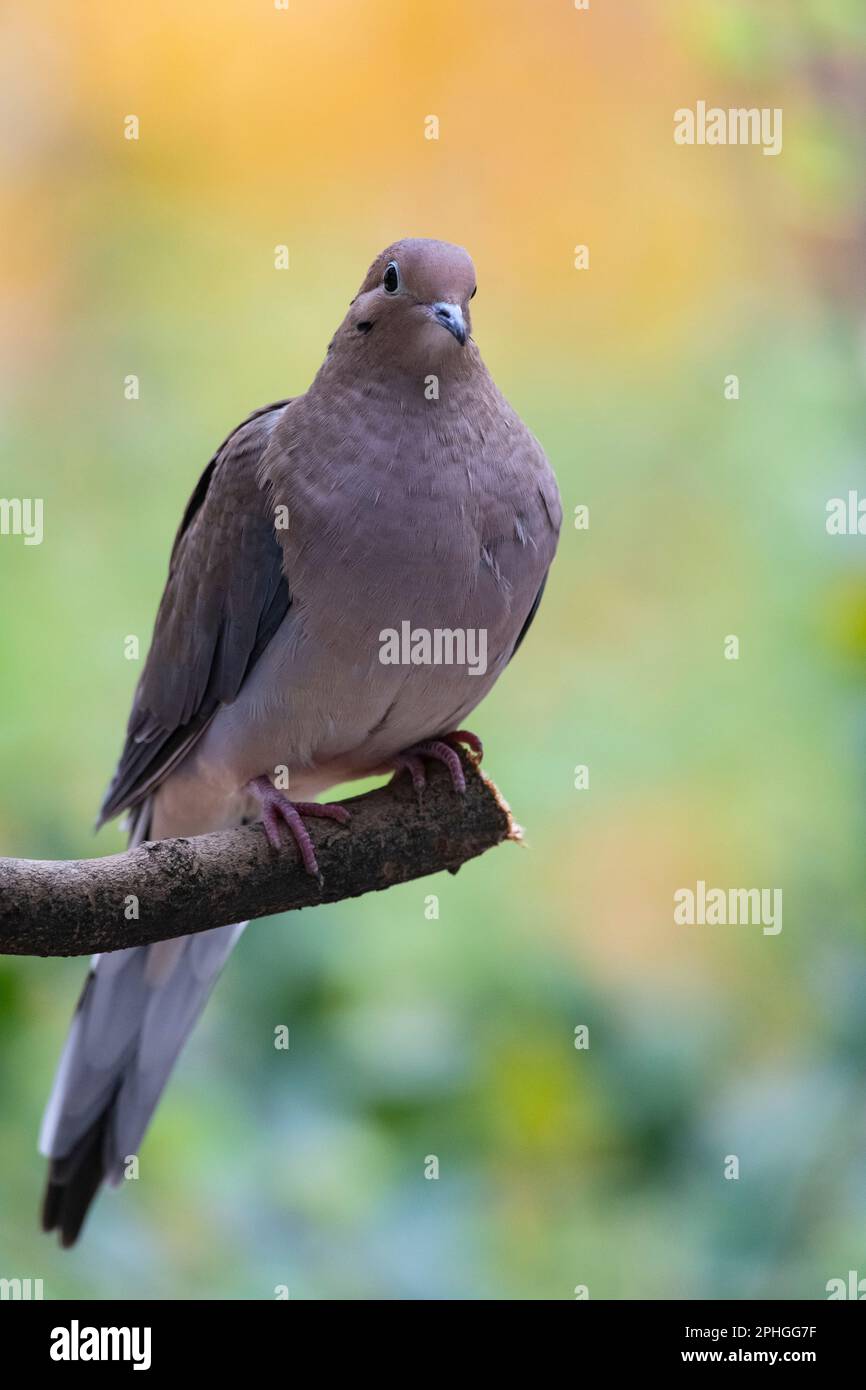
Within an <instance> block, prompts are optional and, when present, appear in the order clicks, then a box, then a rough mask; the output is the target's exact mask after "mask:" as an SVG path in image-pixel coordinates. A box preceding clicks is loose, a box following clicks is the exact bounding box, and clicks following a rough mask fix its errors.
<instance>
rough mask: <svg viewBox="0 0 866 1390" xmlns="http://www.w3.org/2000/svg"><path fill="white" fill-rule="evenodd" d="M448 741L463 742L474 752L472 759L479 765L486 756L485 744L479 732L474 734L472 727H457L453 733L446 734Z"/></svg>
mask: <svg viewBox="0 0 866 1390" xmlns="http://www.w3.org/2000/svg"><path fill="white" fill-rule="evenodd" d="M444 737H445V742H446V743H463V744H465V745H466V747H467V748H468V749H469V751H470V753H472V755H473V757H472V761H473V762H474V764H475V766H476V767H477V766H478V764H479V763H480V762H481V759H482V758H483V757H484V744H483V743H482V742H481V739H480V738H479V737H478V735H477V734H473V733H472V730H471V729H455V730H454V732H453V733H451V734H445V736H444Z"/></svg>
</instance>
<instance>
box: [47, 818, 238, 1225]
mask: <svg viewBox="0 0 866 1390" xmlns="http://www.w3.org/2000/svg"><path fill="white" fill-rule="evenodd" d="M134 839H135V837H134ZM245 925H246V924H245V923H240V924H239V925H237V926H229V927H216V928H215V929H214V930H213V931H206V932H200V933H198V934H196V935H195V936H183V937H178V938H177V939H175V940H173V941H161V942H158V943H157V944H156V945H153V946H135V947H132V948H130V949H129V950H125V951H111V952H109V953H108V954H105V955H101V956H94V958H93V961H92V963H91V968H90V973H89V975H88V977H87V980H86V982H85V985H84V990H83V991H82V995H81V998H80V1000H79V1001H78V1007H77V1009H76V1011H75V1016H74V1018H73V1020H72V1027H71V1028H70V1031H69V1036H68V1037H67V1039H66V1045H65V1047H64V1049H63V1053H62V1055H61V1058H60V1063H59V1065H58V1068H57V1074H56V1076H55V1079H54V1086H53V1089H52V1092H51V1097H50V1099H49V1101H48V1105H47V1106H46V1109H45V1115H44V1118H43V1121H42V1129H41V1132H40V1136H39V1148H40V1151H41V1152H42V1153H43V1154H45V1155H46V1157H48V1158H50V1159H51V1169H50V1172H49V1175H48V1184H47V1186H46V1189H45V1200H44V1203H43V1207H42V1225H43V1228H44V1230H46V1231H53V1230H55V1229H56V1230H58V1231H59V1235H60V1242H61V1244H62V1245H64V1246H69V1245H72V1244H73V1243H74V1242H75V1240H76V1239H77V1237H78V1234H79V1232H80V1230H81V1227H82V1225H83V1223H84V1218H85V1217H86V1215H87V1211H88V1208H89V1207H90V1204H91V1202H92V1201H93V1199H94V1197H95V1196H96V1193H97V1192H98V1190H99V1188H100V1185H101V1184H102V1183H103V1182H104V1181H105V1182H109V1183H111V1184H116V1183H119V1182H120V1181H121V1179H122V1178H123V1177H124V1175H125V1173H126V1172H127V1170H128V1161H129V1159H130V1158H132V1157H133V1156H135V1155H136V1154H137V1152H138V1147H139V1145H140V1143H141V1140H142V1138H143V1136H144V1132H145V1130H146V1128H147V1125H148V1122H149V1121H150V1117H151V1115H152V1114H153V1112H154V1110H155V1108H156V1104H157V1101H158V1100H159V1097H160V1094H161V1092H162V1090H163V1088H164V1086H165V1084H166V1082H167V1081H168V1078H169V1074H170V1072H171V1069H172V1067H173V1066H174V1063H175V1061H176V1060H177V1057H178V1054H179V1053H180V1050H181V1048H182V1047H183V1044H184V1042H185V1041H186V1039H187V1037H188V1036H189V1034H190V1032H191V1031H192V1028H193V1026H194V1025H195V1023H196V1020H197V1019H198V1017H199V1014H200V1013H201V1011H202V1009H203V1008H204V1006H205V1003H206V1002H207V999H208V996H209V995H210V992H211V990H212V989H213V986H214V984H215V983H216V980H217V977H218V976H219V974H220V971H221V970H222V967H223V965H224V964H225V962H226V960H227V958H228V956H229V953H230V951H231V949H232V947H233V946H234V944H235V942H236V941H237V939H238V937H239V936H240V934H241V932H242V931H243V929H244V926H245Z"/></svg>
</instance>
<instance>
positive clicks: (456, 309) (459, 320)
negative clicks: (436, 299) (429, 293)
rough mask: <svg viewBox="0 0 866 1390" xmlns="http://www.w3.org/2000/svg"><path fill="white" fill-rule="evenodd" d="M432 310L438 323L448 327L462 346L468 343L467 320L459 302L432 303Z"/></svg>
mask: <svg viewBox="0 0 866 1390" xmlns="http://www.w3.org/2000/svg"><path fill="white" fill-rule="evenodd" d="M430 312H431V314H432V315H433V317H434V319H435V320H436V322H437V323H441V325H442V327H443V328H447V329H448V332H449V333H453V334H454V337H455V338H456V339H457V341H458V343H459V344H460V346H461V347H463V346H464V344H465V343H466V320H465V319H464V317H463V310H462V309H461V308H460V305H459V304H447V303H445V301H444V300H443V301H441V302H440V303H439V304H431V305H430Z"/></svg>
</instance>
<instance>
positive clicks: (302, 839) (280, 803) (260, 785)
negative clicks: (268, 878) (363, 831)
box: [247, 777, 350, 883]
mask: <svg viewBox="0 0 866 1390" xmlns="http://www.w3.org/2000/svg"><path fill="white" fill-rule="evenodd" d="M247 791H249V792H252V794H253V796H254V797H255V798H256V800H257V801H258V803H259V805H260V806H261V808H262V825H263V826H264V828H265V834H266V835H267V837H268V839H269V841H270V842H271V844H272V845H273V847H274V849H282V848H283V837H282V832H281V828H280V827H281V825H283V824H285V825H287V826H288V827H289V831H290V832H291V835H292V839H293V840H294V842H295V844H296V845H297V847H298V849H299V851H300V855H301V859H302V860H303V864H304V868H305V869H306V871H307V873H308V874H312V876H313V878H317V879H318V880H319V882H320V883H321V881H322V875H321V874H320V873H319V865H318V863H317V861H316V852H315V850H314V849H313V842H312V840H311V839H310V834H309V831H308V830H307V827H306V826H305V825H304V822H303V817H304V816H312V817H313V818H315V817H317V816H318V817H321V818H322V819H324V820H335V821H339V823H340V825H346V824H347V823H348V821H349V819H350V817H349V812H348V811H347V810H346V808H345V806H338V805H336V804H334V803H328V802H324V803H323V802H319V801H290V800H289V798H288V797H287V796H285V795H284V794H283V792H280V791H277V789H276V787H275V786H274V785H273V784H272V783H271V782H270V781H269V780H268V778H267V777H254V778H253V780H252V781H251V782H248V783H247Z"/></svg>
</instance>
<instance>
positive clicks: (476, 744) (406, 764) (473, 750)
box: [393, 729, 484, 796]
mask: <svg viewBox="0 0 866 1390" xmlns="http://www.w3.org/2000/svg"><path fill="white" fill-rule="evenodd" d="M461 744H462V745H464V746H465V747H467V748H468V749H469V754H470V757H471V759H472V762H473V763H474V764H475V766H476V767H477V766H478V764H479V763H480V762H481V758H482V756H483V753H484V748H483V746H482V743H481V739H480V738H479V737H478V735H477V734H473V733H470V732H469V730H468V729H455V730H454V732H453V733H450V734H443V735H442V737H441V738H432V739H429V740H428V741H427V742H426V743H415V744H413V746H412V747H411V748H404V750H403V752H402V753H400V754H398V756H397V757H396V758H395V759H394V764H393V766H394V772H395V774H396V775H397V776H399V775H400V773H401V772H408V773H409V775H410V777H411V778H412V785H413V787H414V788H415V790H416V792H417V793H418V795H419V796H420V795H421V793H422V792H423V790H424V788H425V786H426V785H427V772H426V770H425V767H424V761H425V759H426V758H432V759H433V761H434V762H437V763H444V764H445V766H446V767H447V769H448V771H449V772H450V774H451V785H452V787H453V788H454V790H455V791H456V792H460V793H461V795H462V793H463V792H465V791H466V778H465V776H464V774H463V765H462V763H461V762H460V757H459V755H458V753H457V748H458V746H459V745H461Z"/></svg>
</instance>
